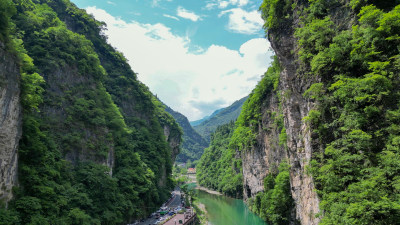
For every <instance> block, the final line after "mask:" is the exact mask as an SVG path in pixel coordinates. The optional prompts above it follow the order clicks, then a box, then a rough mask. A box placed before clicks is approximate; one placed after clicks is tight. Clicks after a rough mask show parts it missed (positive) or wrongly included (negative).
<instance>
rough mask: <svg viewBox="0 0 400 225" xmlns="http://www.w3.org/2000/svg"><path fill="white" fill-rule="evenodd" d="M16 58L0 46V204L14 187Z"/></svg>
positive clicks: (17, 109) (17, 130)
mask: <svg viewBox="0 0 400 225" xmlns="http://www.w3.org/2000/svg"><path fill="white" fill-rule="evenodd" d="M16 62H17V60H16V57H15V56H14V55H12V54H10V53H8V52H7V51H6V50H5V49H4V45H3V43H1V42H0V201H1V200H3V201H5V202H7V201H8V200H10V199H11V198H12V193H11V189H12V187H13V186H14V185H16V184H17V169H18V142H19V139H20V137H21V122H22V115H21V104H20V90H21V89H20V74H19V67H18V65H17V63H16Z"/></svg>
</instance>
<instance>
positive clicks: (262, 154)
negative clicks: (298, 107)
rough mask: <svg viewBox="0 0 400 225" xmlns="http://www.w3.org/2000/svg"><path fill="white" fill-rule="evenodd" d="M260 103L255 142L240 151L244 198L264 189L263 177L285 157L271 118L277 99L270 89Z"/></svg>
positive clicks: (277, 103) (276, 107)
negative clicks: (260, 120) (260, 112)
mask: <svg viewBox="0 0 400 225" xmlns="http://www.w3.org/2000/svg"><path fill="white" fill-rule="evenodd" d="M267 96H268V97H267V99H265V102H264V103H263V105H262V109H261V110H262V112H263V115H262V122H261V123H260V125H259V126H258V129H257V130H258V132H257V137H256V143H255V144H254V145H253V146H252V147H251V149H246V150H245V151H243V152H242V163H243V197H244V199H245V200H247V199H248V198H251V197H254V196H255V195H256V194H257V193H259V192H262V191H264V178H265V177H266V176H267V175H268V174H269V173H275V172H277V169H278V166H279V164H280V163H281V162H282V161H283V160H285V159H287V152H286V150H285V148H284V146H282V145H281V144H279V132H278V129H277V127H276V126H277V125H276V124H275V123H274V120H273V119H272V118H271V113H272V112H278V105H279V102H278V101H279V100H278V98H277V96H276V95H274V94H273V92H272V91H271V92H270V93H268V94H267Z"/></svg>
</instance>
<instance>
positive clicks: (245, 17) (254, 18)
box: [218, 8, 264, 34]
mask: <svg viewBox="0 0 400 225" xmlns="http://www.w3.org/2000/svg"><path fill="white" fill-rule="evenodd" d="M225 14H228V15H229V23H228V29H229V30H230V31H232V32H235V33H241V34H256V33H257V32H259V31H260V30H261V28H262V25H263V24H264V21H263V19H262V18H261V15H260V13H259V12H258V11H257V10H253V11H250V12H248V11H246V10H243V9H241V8H234V9H229V10H225V11H222V12H221V13H220V14H219V15H218V16H219V17H221V16H224V15H225Z"/></svg>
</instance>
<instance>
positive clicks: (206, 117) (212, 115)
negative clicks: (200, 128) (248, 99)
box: [189, 108, 223, 127]
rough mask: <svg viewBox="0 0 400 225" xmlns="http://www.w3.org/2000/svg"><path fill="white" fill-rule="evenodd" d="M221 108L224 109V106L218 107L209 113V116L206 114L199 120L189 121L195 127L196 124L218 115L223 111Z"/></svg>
mask: <svg viewBox="0 0 400 225" xmlns="http://www.w3.org/2000/svg"><path fill="white" fill-rule="evenodd" d="M221 110H223V108H222V109H217V110H215V111H214V112H213V113H212V114H211V115H209V116H205V117H203V118H202V119H199V120H195V121H190V122H189V123H190V125H192V126H193V127H194V126H197V125H200V124H201V123H202V122H204V121H206V120H208V119H210V118H211V117H214V116H215V115H217V113H219V112H221Z"/></svg>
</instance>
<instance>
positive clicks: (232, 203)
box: [196, 190, 267, 225]
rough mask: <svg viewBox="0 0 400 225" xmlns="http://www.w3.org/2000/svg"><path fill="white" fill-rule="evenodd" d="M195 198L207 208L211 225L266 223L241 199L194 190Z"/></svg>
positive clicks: (263, 224)
mask: <svg viewBox="0 0 400 225" xmlns="http://www.w3.org/2000/svg"><path fill="white" fill-rule="evenodd" d="M196 191H197V193H198V194H197V199H198V201H199V202H200V203H202V204H204V205H205V207H206V210H207V218H208V221H209V222H210V223H211V224H212V225H267V224H266V223H265V222H264V221H263V220H262V219H261V218H260V217H258V216H257V215H255V214H254V213H252V212H251V211H250V210H249V208H248V207H247V206H246V204H244V202H243V201H242V200H239V199H234V198H229V197H226V196H222V195H214V194H209V193H207V192H205V191H201V190H196Z"/></svg>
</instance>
